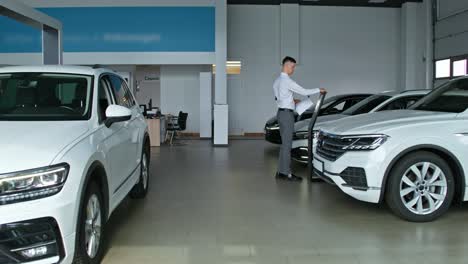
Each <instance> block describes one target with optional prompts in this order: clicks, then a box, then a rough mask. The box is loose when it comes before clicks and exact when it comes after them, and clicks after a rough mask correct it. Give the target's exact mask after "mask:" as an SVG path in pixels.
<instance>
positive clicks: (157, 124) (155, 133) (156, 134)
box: [146, 118, 161, 147]
mask: <svg viewBox="0 0 468 264" xmlns="http://www.w3.org/2000/svg"><path fill="white" fill-rule="evenodd" d="M146 123H147V124H148V133H149V137H150V140H151V146H152V147H159V146H161V120H160V119H159V118H156V119H146Z"/></svg>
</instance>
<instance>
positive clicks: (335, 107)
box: [265, 94, 372, 144]
mask: <svg viewBox="0 0 468 264" xmlns="http://www.w3.org/2000/svg"><path fill="white" fill-rule="evenodd" d="M371 95H372V94H343V95H336V96H332V97H330V98H327V99H325V101H324V102H323V106H322V108H321V109H320V113H319V115H320V116H324V115H333V114H339V113H341V112H343V111H345V110H346V109H348V108H350V107H351V106H353V105H355V104H356V103H358V102H360V101H361V100H363V99H365V98H367V97H369V96H371ZM313 113H314V110H313V109H310V110H307V111H306V112H304V113H303V114H302V115H301V116H299V115H298V114H297V113H294V116H295V118H296V122H297V121H301V120H304V119H309V118H312V115H313ZM265 140H266V141H268V142H270V143H273V144H281V135H280V132H279V125H278V120H277V119H276V116H274V117H272V118H270V119H269V120H268V121H267V122H266V124H265Z"/></svg>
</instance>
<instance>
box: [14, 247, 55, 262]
mask: <svg viewBox="0 0 468 264" xmlns="http://www.w3.org/2000/svg"><path fill="white" fill-rule="evenodd" d="M48 252H49V250H48V248H47V246H40V247H36V248H30V249H25V250H23V251H21V255H22V256H23V257H25V258H27V259H33V258H40V257H43V256H45V255H47V254H48Z"/></svg>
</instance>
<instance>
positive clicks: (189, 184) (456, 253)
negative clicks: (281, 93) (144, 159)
mask: <svg viewBox="0 0 468 264" xmlns="http://www.w3.org/2000/svg"><path fill="white" fill-rule="evenodd" d="M185 143H186V145H185V146H174V147H161V148H154V149H153V150H152V151H153V155H152V164H151V166H152V178H151V183H150V188H151V189H150V193H149V194H148V197H147V199H146V200H142V201H134V200H129V199H128V200H125V201H124V202H123V203H122V205H121V206H120V207H119V208H118V209H117V211H116V212H115V213H114V215H113V216H112V218H111V220H110V223H109V225H108V233H109V236H108V244H109V245H108V248H109V249H108V251H107V253H106V256H105V258H104V263H112V264H114V263H115V264H120V263H122V264H124V263H125V264H140V263H142V264H143V263H145V264H146V263H161V264H173V263H177V264H211V263H216V264H276V263H282V264H285V263H288V264H299V263H308V264H309V263H318V264H322V263H323V264H326V263H344V264H357V263H361V264H367V263H369V264H370V263H373V264H374V263H377V264H378V263H382V264H384V263H389V264H390V263H391V264H414V263H428V264H439V263H444V264H447V263H448V264H452V263H460V264H461V263H463V264H465V263H468V228H466V226H467V223H468V206H467V205H462V206H460V205H455V206H453V208H452V209H451V210H450V211H449V213H448V214H447V215H446V216H445V217H443V218H442V219H440V220H438V221H436V222H433V223H426V224H414V223H408V222H404V221H402V220H400V219H398V218H396V217H394V216H393V215H392V214H391V213H390V212H389V211H388V209H387V208H386V206H385V205H372V204H366V203H362V202H359V201H356V200H354V199H352V198H350V197H348V196H346V195H345V194H343V193H341V192H340V191H338V190H337V189H335V187H333V186H329V185H326V184H323V183H322V184H316V183H314V184H311V183H308V182H307V181H304V182H303V183H300V184H299V183H290V182H277V181H275V179H274V178H273V175H274V173H275V170H276V159H277V155H278V148H277V147H276V146H273V145H270V144H268V143H265V142H264V141H262V140H234V141H231V146H230V147H229V148H213V147H212V146H211V143H210V142H209V141H185ZM294 170H295V171H296V173H297V174H298V175H304V176H305V175H306V170H305V168H304V167H303V166H298V165H297V164H296V165H295V166H294Z"/></svg>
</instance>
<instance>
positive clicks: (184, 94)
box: [161, 65, 207, 133]
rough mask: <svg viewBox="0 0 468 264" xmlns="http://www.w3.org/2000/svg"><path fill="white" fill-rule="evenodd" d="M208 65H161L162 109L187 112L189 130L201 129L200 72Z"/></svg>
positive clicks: (191, 131) (169, 111)
mask: <svg viewBox="0 0 468 264" xmlns="http://www.w3.org/2000/svg"><path fill="white" fill-rule="evenodd" d="M202 71H207V68H206V66H191V65H190V66H175V65H165V66H161V111H162V113H163V114H168V113H170V114H173V115H177V114H178V113H179V111H183V112H187V113H188V114H189V115H188V119H187V130H186V131H185V132H190V133H198V132H199V131H200V72H202Z"/></svg>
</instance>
